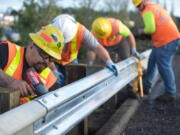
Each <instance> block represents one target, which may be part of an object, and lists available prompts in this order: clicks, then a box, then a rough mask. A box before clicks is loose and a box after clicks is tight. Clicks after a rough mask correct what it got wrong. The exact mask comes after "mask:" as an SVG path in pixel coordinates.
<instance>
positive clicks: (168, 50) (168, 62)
mask: <svg viewBox="0 0 180 135" xmlns="http://www.w3.org/2000/svg"><path fill="white" fill-rule="evenodd" d="M132 2H133V3H134V5H135V6H136V7H137V9H138V10H139V11H140V12H141V14H142V18H143V21H144V25H145V28H143V29H139V30H138V34H150V35H151V38H152V40H153V48H152V51H151V54H150V57H149V61H148V69H147V74H146V75H145V76H144V77H143V86H144V93H145V94H148V93H149V92H150V91H151V87H152V85H153V84H154V80H155V78H156V75H157V69H158V71H159V73H160V75H161V77H162V79H163V81H164V85H165V93H163V94H162V95H160V96H159V97H157V99H156V100H157V101H162V102H168V101H175V99H176V84H175V78H174V73H173V69H172V60H173V56H174V55H175V53H176V52H177V50H178V48H179V44H180V33H179V31H178V28H177V26H176V25H175V23H174V21H173V19H172V18H171V16H170V15H169V14H168V13H167V11H166V10H165V9H164V8H163V7H161V6H160V5H158V4H156V3H153V2H147V1H146V0H132Z"/></svg>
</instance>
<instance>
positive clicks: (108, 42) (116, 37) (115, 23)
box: [98, 18, 123, 47]
mask: <svg viewBox="0 0 180 135" xmlns="http://www.w3.org/2000/svg"><path fill="white" fill-rule="evenodd" d="M107 20H108V21H109V22H110V23H111V26H112V32H111V35H110V36H109V37H107V38H105V39H101V38H98V41H99V43H100V44H101V45H103V46H106V47H110V46H113V45H117V44H118V43H120V42H121V40H122V39H123V36H122V35H120V34H119V32H120V28H119V23H121V21H120V20H117V19H114V18H107Z"/></svg>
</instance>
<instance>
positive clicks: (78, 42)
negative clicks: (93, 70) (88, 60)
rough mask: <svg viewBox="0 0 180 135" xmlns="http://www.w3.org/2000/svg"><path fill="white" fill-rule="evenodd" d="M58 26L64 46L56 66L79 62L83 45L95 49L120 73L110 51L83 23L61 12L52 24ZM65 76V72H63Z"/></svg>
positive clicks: (115, 71)
mask: <svg viewBox="0 0 180 135" xmlns="http://www.w3.org/2000/svg"><path fill="white" fill-rule="evenodd" d="M50 25H52V26H54V27H56V28H58V29H59V30H60V31H62V33H63V37H64V43H65V45H64V48H63V50H62V54H61V60H58V61H57V63H58V64H56V67H57V68H58V69H59V68H61V71H62V69H63V68H64V66H66V65H67V64H70V63H71V64H78V59H77V56H78V52H79V49H80V48H81V46H82V45H85V46H86V47H87V48H88V49H90V50H92V51H94V52H95V53H96V54H97V55H98V56H99V57H100V59H101V60H102V61H104V62H105V63H106V65H107V67H108V68H109V69H110V70H111V71H113V72H114V73H115V75H118V71H117V68H116V66H115V64H114V63H113V62H112V60H111V58H110V56H109V54H108V52H107V51H106V50H105V49H104V48H103V46H102V45H100V44H99V43H98V41H97V40H96V39H95V37H94V36H93V35H92V34H91V33H90V32H89V30H88V29H87V28H85V27H84V26H83V25H82V24H80V23H79V22H77V21H76V20H75V19H74V18H73V17H72V16H70V15H68V14H61V15H59V16H57V17H56V18H55V19H54V20H53V21H52V23H51V24H50ZM63 74H64V77H65V72H63Z"/></svg>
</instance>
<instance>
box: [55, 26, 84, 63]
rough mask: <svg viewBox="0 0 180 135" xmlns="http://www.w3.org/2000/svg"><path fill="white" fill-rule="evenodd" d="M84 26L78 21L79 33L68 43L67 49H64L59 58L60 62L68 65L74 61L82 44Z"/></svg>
mask: <svg viewBox="0 0 180 135" xmlns="http://www.w3.org/2000/svg"><path fill="white" fill-rule="evenodd" d="M84 28H85V27H84V26H83V25H82V24H80V23H77V33H76V35H75V36H74V38H73V39H72V40H71V41H70V42H69V43H68V44H67V46H66V45H65V46H66V47H67V49H63V51H62V54H61V60H57V62H58V63H59V64H62V65H66V64H68V63H70V62H72V61H73V60H74V59H75V58H76V57H77V55H78V52H79V49H80V47H81V45H82V40H83V34H84Z"/></svg>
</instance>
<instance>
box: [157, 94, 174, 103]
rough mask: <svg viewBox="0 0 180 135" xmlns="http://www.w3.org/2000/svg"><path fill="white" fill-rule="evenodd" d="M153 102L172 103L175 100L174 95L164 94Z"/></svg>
mask: <svg viewBox="0 0 180 135" xmlns="http://www.w3.org/2000/svg"><path fill="white" fill-rule="evenodd" d="M155 100H156V101H158V102H173V101H175V100H176V95H170V94H168V93H164V94H162V95H160V96H159V97H157V98H156V99H155Z"/></svg>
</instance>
